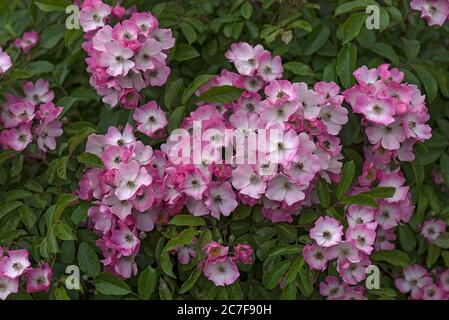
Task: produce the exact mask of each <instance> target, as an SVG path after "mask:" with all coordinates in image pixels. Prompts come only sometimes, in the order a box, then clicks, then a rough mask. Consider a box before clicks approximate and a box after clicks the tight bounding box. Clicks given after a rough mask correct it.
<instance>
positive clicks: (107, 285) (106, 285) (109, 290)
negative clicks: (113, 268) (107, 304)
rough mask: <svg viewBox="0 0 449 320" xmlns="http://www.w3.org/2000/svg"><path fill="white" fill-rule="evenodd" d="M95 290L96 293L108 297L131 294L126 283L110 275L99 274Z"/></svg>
mask: <svg viewBox="0 0 449 320" xmlns="http://www.w3.org/2000/svg"><path fill="white" fill-rule="evenodd" d="M95 288H96V289H97V291H98V292H100V293H102V294H106V295H110V296H124V295H126V294H128V293H130V292H131V289H130V288H129V286H128V285H127V284H126V282H124V281H123V280H120V279H119V278H117V277H115V276H113V275H112V274H110V273H100V275H99V276H98V277H97V279H96V284H95Z"/></svg>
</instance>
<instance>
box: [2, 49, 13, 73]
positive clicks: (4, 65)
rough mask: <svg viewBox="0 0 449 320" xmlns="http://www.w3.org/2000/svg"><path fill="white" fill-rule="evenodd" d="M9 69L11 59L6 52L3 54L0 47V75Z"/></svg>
mask: <svg viewBox="0 0 449 320" xmlns="http://www.w3.org/2000/svg"><path fill="white" fill-rule="evenodd" d="M11 67H12V62H11V57H10V56H9V54H7V53H6V52H3V49H2V47H0V75H2V74H3V73H6V71H8V70H9V69H11Z"/></svg>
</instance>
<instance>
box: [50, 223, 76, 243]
mask: <svg viewBox="0 0 449 320" xmlns="http://www.w3.org/2000/svg"><path fill="white" fill-rule="evenodd" d="M53 233H54V235H55V236H56V237H57V238H58V239H61V240H75V239H76V235H75V233H74V232H73V230H72V228H71V227H70V226H69V225H68V224H66V223H57V224H55V226H54V227H53Z"/></svg>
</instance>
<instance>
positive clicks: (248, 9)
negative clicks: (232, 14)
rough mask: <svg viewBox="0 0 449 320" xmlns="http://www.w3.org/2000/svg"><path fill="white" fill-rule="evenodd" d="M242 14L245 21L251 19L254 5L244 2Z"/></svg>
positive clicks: (241, 8) (241, 9)
mask: <svg viewBox="0 0 449 320" xmlns="http://www.w3.org/2000/svg"><path fill="white" fill-rule="evenodd" d="M240 14H241V15H242V17H243V18H245V19H249V18H251V16H252V15H253V5H252V4H251V3H250V2H249V1H246V2H244V3H243V4H242V6H241V7H240Z"/></svg>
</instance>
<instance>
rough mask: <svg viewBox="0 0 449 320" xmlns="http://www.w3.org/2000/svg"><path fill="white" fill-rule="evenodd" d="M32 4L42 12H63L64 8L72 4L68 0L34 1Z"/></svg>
mask: <svg viewBox="0 0 449 320" xmlns="http://www.w3.org/2000/svg"><path fill="white" fill-rule="evenodd" d="M34 4H35V5H36V6H37V7H38V8H39V9H40V10H41V11H43V12H53V11H62V12H65V8H66V7H67V6H70V5H71V4H72V3H71V2H70V1H68V0H36V1H34Z"/></svg>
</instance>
